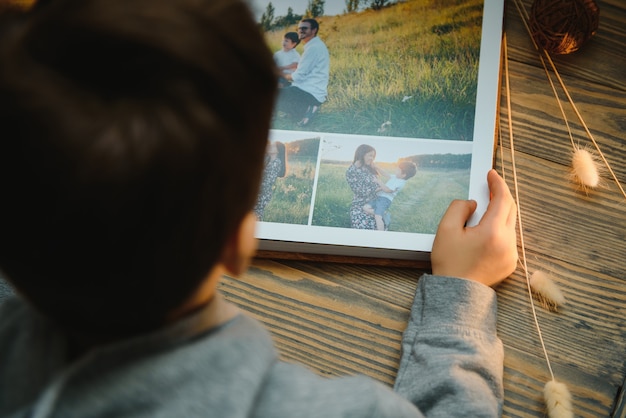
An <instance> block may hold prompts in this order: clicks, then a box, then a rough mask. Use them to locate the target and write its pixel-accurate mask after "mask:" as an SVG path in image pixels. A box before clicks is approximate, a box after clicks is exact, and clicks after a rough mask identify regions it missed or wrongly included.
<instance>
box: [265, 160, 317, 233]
mask: <svg viewBox="0 0 626 418" xmlns="http://www.w3.org/2000/svg"><path fill="white" fill-rule="evenodd" d="M315 163H316V160H315V158H313V157H297V156H289V157H288V161H287V164H288V165H287V174H286V176H285V177H282V178H280V177H279V178H278V179H277V180H276V184H275V186H274V194H273V195H272V200H271V201H270V202H269V203H268V204H267V206H266V207H265V214H264V217H263V220H264V221H265V222H281V223H290V224H299V225H306V224H307V223H308V219H309V210H310V207H311V198H312V191H313V177H314V174H315Z"/></svg>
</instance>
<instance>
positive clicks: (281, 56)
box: [274, 32, 300, 87]
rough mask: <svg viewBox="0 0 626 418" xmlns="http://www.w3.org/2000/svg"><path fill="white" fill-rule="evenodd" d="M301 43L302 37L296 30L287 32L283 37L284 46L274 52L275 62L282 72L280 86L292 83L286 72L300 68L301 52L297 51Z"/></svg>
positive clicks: (289, 72)
mask: <svg viewBox="0 0 626 418" xmlns="http://www.w3.org/2000/svg"><path fill="white" fill-rule="evenodd" d="M299 43H300V37H299V36H298V34H297V33H296V32H287V33H286V34H285V36H284V38H283V43H282V45H283V48H282V49H280V50H278V51H276V52H275V53H274V62H276V66H277V67H278V71H279V72H280V77H279V79H278V86H279V87H285V86H288V85H290V84H291V82H290V81H288V80H287V79H286V78H285V75H286V74H291V73H293V72H294V71H295V70H296V68H298V62H299V61H300V54H299V53H298V51H296V46H298V44H299Z"/></svg>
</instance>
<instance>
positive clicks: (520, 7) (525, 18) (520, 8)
mask: <svg viewBox="0 0 626 418" xmlns="http://www.w3.org/2000/svg"><path fill="white" fill-rule="evenodd" d="M514 3H515V6H516V7H517V11H518V12H519V14H520V16H521V17H522V22H523V23H524V26H525V27H526V31H527V32H528V34H529V36H530V39H531V41H532V43H533V45H534V47H535V49H536V50H537V51H539V60H540V61H541V65H542V66H543V69H544V71H545V73H546V76H547V77H548V81H549V82H550V86H552V91H553V93H554V96H555V98H556V101H557V103H558V105H559V109H560V110H561V115H562V116H563V120H564V121H565V125H566V127H567V131H568V133H569V136H570V141H571V142H572V147H573V148H574V150H576V149H577V146H576V145H575V144H574V138H573V137H572V132H571V129H570V127H569V123H568V121H567V117H566V115H565V111H564V110H563V106H562V105H561V101H560V100H559V96H558V93H557V91H556V88H555V86H554V83H553V82H552V77H551V76H550V72H549V71H548V66H547V65H546V62H545V60H544V59H543V55H545V57H546V59H547V60H548V62H549V63H550V67H551V68H552V72H553V73H554V75H555V77H556V79H557V80H558V81H559V84H560V85H561V89H562V90H563V93H564V94H565V96H566V97H567V100H568V101H569V104H570V106H571V107H572V110H573V111H574V113H575V114H576V117H577V118H578V121H579V122H580V125H581V126H582V127H583V129H584V130H585V132H586V133H587V136H588V137H589V139H590V140H591V142H592V143H593V146H594V147H595V149H596V151H597V152H598V155H599V156H600V158H601V159H602V162H603V163H604V165H605V166H606V168H607V170H608V172H609V173H610V174H611V177H613V180H614V181H615V184H616V185H617V188H618V189H619V191H620V192H621V193H622V196H624V199H626V191H624V188H623V187H622V185H621V184H620V182H619V179H618V178H617V175H616V174H615V172H614V171H613V169H612V168H611V165H610V164H609V162H608V161H607V159H606V158H605V156H604V153H603V152H602V150H601V149H600V146H599V145H598V142H597V141H596V140H595V138H594V137H593V135H592V134H591V131H590V130H589V127H588V126H587V124H586V123H585V121H584V119H583V117H582V115H581V114H580V112H579V111H578V108H577V107H576V103H574V100H573V99H572V96H570V94H569V90H568V89H567V87H566V86H565V83H564V82H563V79H562V78H561V75H560V74H559V72H558V70H557V68H556V65H554V61H552V57H550V53H549V52H548V51H546V50H545V49H542V48H539V46H538V45H537V43H536V42H535V40H534V39H533V37H532V32H531V30H530V27H529V25H528V12H527V11H526V9H525V8H524V6H523V5H521V2H520V0H514ZM542 52H543V55H542Z"/></svg>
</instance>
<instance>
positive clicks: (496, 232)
mask: <svg viewBox="0 0 626 418" xmlns="http://www.w3.org/2000/svg"><path fill="white" fill-rule="evenodd" d="M487 182H488V184H489V190H490V192H491V201H490V202H489V206H488V207H487V210H486V212H485V214H484V215H483V217H482V218H481V220H480V222H479V224H478V225H476V226H474V227H466V226H465V223H466V222H467V220H468V219H469V217H470V216H471V214H472V213H474V211H475V210H476V202H474V201H468V200H455V201H454V202H452V203H451V204H450V206H449V207H448V210H447V211H446V213H445V214H444V216H443V218H442V219H441V222H440V223H439V228H438V230H437V235H436V236H435V242H434V243H433V251H432V256H431V261H432V269H433V274H435V275H439V276H452V277H461V278H465V279H470V280H474V281H477V282H480V283H483V284H485V285H488V286H493V285H495V284H498V283H499V282H501V281H502V280H504V279H505V278H506V277H508V276H509V275H510V274H511V273H512V272H513V271H515V267H516V264H517V257H518V256H517V239H516V232H515V222H516V219H517V209H516V205H515V202H514V200H513V197H512V196H511V193H510V192H509V188H508V187H507V185H506V183H505V182H504V180H503V179H502V178H501V177H500V176H499V175H498V173H496V171H495V170H491V171H490V172H489V174H488V175H487Z"/></svg>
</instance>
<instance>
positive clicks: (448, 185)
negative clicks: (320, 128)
mask: <svg viewBox="0 0 626 418" xmlns="http://www.w3.org/2000/svg"><path fill="white" fill-rule="evenodd" d="M320 153H321V158H320V166H319V175H318V182H317V188H316V195H315V204H314V208H313V218H312V219H313V221H312V224H313V225H318V226H331V227H337V228H353V229H368V230H377V231H396V232H411V233H426V234H434V233H435V232H436V230H437V226H438V224H439V220H440V219H441V217H442V216H443V214H444V212H445V210H446V209H447V207H448V205H449V204H450V202H451V201H452V200H453V199H467V198H468V193H469V172H470V167H471V143H470V142H466V141H437V140H406V139H405V140H400V139H397V138H396V139H393V140H391V139H387V138H380V137H379V138H374V137H362V138H358V137H349V138H347V137H344V136H341V135H327V136H324V137H323V139H322V143H321V151H320Z"/></svg>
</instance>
